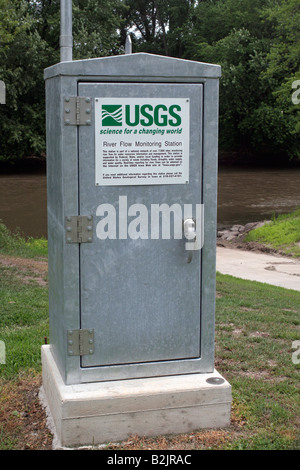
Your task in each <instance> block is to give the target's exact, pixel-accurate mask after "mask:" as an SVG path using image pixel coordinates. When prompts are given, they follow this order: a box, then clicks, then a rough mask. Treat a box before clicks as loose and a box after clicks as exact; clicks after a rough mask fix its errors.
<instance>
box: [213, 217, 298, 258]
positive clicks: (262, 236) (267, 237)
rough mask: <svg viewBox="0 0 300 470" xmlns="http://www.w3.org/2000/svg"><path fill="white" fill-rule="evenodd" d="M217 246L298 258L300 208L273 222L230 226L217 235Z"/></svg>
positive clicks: (276, 218)
mask: <svg viewBox="0 0 300 470" xmlns="http://www.w3.org/2000/svg"><path fill="white" fill-rule="evenodd" d="M217 246H219V247H223V248H237V249H242V250H246V251H254V252H258V253H270V254H276V255H281V256H287V257H294V258H299V257H300V208H298V209H297V210H295V211H294V212H291V213H289V214H283V215H279V216H277V217H274V218H273V219H272V220H265V221H260V222H251V223H248V224H245V225H238V224H236V225H233V226H232V227H230V228H228V229H225V230H220V231H218V233H217Z"/></svg>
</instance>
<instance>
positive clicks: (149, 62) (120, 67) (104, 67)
mask: <svg viewBox="0 0 300 470" xmlns="http://www.w3.org/2000/svg"><path fill="white" fill-rule="evenodd" d="M59 75H65V76H81V77H88V76H94V77H96V76H102V77H105V76H106V77H109V76H110V77H112V76H116V77H117V76H123V77H128V78H130V77H135V78H136V77H139V76H140V77H162V78H168V77H169V78H172V77H181V78H185V77H186V78H195V79H196V78H219V77H220V76H221V66H220V65H215V64H206V63H203V62H196V61H191V60H185V59H177V58H174V57H165V56H160V55H155V54H147V53H136V54H125V55H119V56H111V57H100V58H96V59H83V60H74V61H70V62H60V63H58V64H55V65H53V66H51V67H48V68H47V69H45V70H44V78H45V79H49V78H52V77H55V76H59Z"/></svg>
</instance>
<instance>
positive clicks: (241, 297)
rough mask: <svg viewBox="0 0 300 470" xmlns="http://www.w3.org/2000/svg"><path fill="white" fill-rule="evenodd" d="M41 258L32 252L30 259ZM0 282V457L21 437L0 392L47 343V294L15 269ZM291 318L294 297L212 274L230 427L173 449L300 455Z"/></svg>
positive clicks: (1, 271)
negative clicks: (1, 350)
mask: <svg viewBox="0 0 300 470" xmlns="http://www.w3.org/2000/svg"><path fill="white" fill-rule="evenodd" d="M2 234H3V232H2ZM33 245H34V244H33ZM37 245H39V243H37ZM20 246H21V250H23V249H24V250H25V252H26V253H27V256H29V255H30V254H31V256H33V257H35V256H37V254H36V252H35V253H34V254H33V251H31V248H30V249H29V250H28V249H27V247H26V248H24V246H23V247H22V243H20V244H19V242H18V243H17V247H16V250H17V251H14V250H13V249H12V246H11V245H10V248H7V247H6V248H5V249H7V250H8V252H9V253H10V254H14V255H16V253H20V251H18V250H19V249H20ZM31 247H32V245H31ZM43 249H44V248H43ZM42 252H43V251H42V250H40V248H39V250H38V253H39V255H38V256H41V253H42ZM26 269H29V268H28V267H27V268H26ZM29 274H30V273H29ZM0 276H1V277H0V341H3V342H4V343H5V347H6V363H5V364H0V449H16V448H18V446H19V445H20V442H19V441H20V440H21V439H24V436H23V435H22V433H21V431H20V432H19V431H18V429H17V428H14V430H13V431H12V430H11V431H10V430H9V429H8V428H7V427H6V426H5V423H4V424H1V387H2V389H3V387H6V389H7V387H8V388H9V386H10V384H13V383H17V381H18V380H20V377H24V375H25V376H30V374H31V373H33V374H40V372H41V358H40V350H41V345H42V344H43V343H44V337H45V336H47V337H48V336H49V332H48V328H49V327H48V292H47V286H43V285H40V284H39V283H38V282H37V281H36V280H35V279H34V276H32V272H31V276H29V275H28V272H26V271H22V272H20V270H19V269H18V268H17V267H13V266H8V265H1V264H0ZM28 278H30V279H29V280H28ZM299 313H300V292H296V291H292V290H286V289H283V288H279V287H274V286H269V285H265V284H261V283H257V282H250V281H244V280H241V279H236V278H233V277H231V276H225V275H221V274H217V296H216V328H215V331H216V339H215V366H216V369H217V370H218V371H219V372H220V373H221V374H222V375H223V376H224V377H225V378H226V379H227V380H228V381H229V383H230V384H231V386H232V394H233V404H232V424H231V426H230V427H229V428H227V429H226V430H224V432H223V433H222V434H221V439H220V438H218V439H215V440H214V439H213V436H214V432H213V431H211V434H210V436H212V437H211V439H210V440H209V441H208V442H209V444H201V442H204V441H201V439H202V437H201V436H202V434H201V431H200V432H199V433H192V434H191V436H190V437H189V438H185V440H184V439H183V440H182V441H180V440H178V439H177V441H176V442H184V443H186V442H194V444H193V446H194V447H191V448H195V449H198V448H200V447H201V446H202V447H203V446H205V448H208V447H209V448H212V449H215V448H216V449H229V450H235V449H241V450H248V449H249V450H267V449H268V450H285V449H299V448H300V436H299V415H300V413H299V412H300V403H299V369H300V365H299V364H295V363H294V362H295V361H294V362H293V360H292V355H293V353H294V352H295V350H294V349H293V346H292V345H293V342H294V341H299V340H300V315H299ZM298 357H299V358H300V353H299V355H298ZM11 388H12V389H13V387H11ZM9 399H10V398H9V396H8V397H7V398H5V400H6V410H7V400H9ZM2 403H3V402H2ZM13 406H15V405H13ZM12 410H15V408H14V407H13V408H12ZM12 413H14V411H12ZM10 416H11V420H12V421H13V420H15V421H16V422H18V420H17V417H16V416H14V415H12V414H10ZM12 421H11V422H12ZM203 435H204V436H206V438H207V436H208V434H207V432H206V431H204V432H203ZM216 435H217V436H219V434H216ZM166 439H170V438H168V437H166ZM141 442H142V441H141ZM158 442H159V441H154V444H152V445H153V447H152V448H153V449H155V448H159V447H155V446H156V445H157V446H158V444H157V443H158ZM168 442H170V448H176V447H172V445H173V446H174V443H173V444H172V442H171V441H168ZM184 445H185V444H184Z"/></svg>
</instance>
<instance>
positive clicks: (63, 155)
mask: <svg viewBox="0 0 300 470" xmlns="http://www.w3.org/2000/svg"><path fill="white" fill-rule="evenodd" d="M219 76H220V67H218V66H213V65H209V64H201V63H196V62H189V61H184V60H179V59H171V58H166V57H159V56H153V55H149V54H132V55H126V56H118V57H110V58H101V59H91V60H86V61H78V62H68V63H60V64H57V65H55V66H53V67H50V68H49V69H47V70H46V71H45V78H46V91H47V162H48V168H47V174H48V232H49V236H48V239H49V306H50V343H51V350H52V353H53V356H54V358H55V360H56V362H57V364H58V366H59V369H60V371H61V374H62V377H63V380H64V381H65V383H67V384H72V383H84V382H97V381H105V380H117V379H126V378H136V377H149V376H161V375H177V374H185V373H197V372H212V371H213V369H214V308H215V305H214V298H215V249H216V248H215V237H216V200H217V192H216V187H217V121H218V78H219ZM74 97H81V98H82V99H83V100H84V101H85V104H84V105H83V112H81V114H80V112H77V114H76V109H75V122H74V110H73V109H72V106H75V108H76V106H79V104H78V103H79V101H80V100H75V101H74ZM70 98H71V100H70ZM86 98H87V99H86ZM106 98H110V99H111V98H113V99H124V98H126V99H127V100H129V99H130V100H132V103H134V102H135V100H140V99H142V98H145V99H149V100H151V99H152V100H153V99H159V98H160V99H175V100H176V99H180V100H183V99H185V100H188V101H189V108H188V109H189V162H188V182H187V183H186V184H182V182H181V184H176V183H171V184H155V181H153V180H151V181H150V184H136V183H135V182H134V183H133V184H128V183H126V184H108V185H101V184H97V181H96V178H95V172H96V161H95V155H96V152H97V149H96V145H97V141H95V129H97V126H96V120H97V119H98V118H99V116H97V114H96V112H95V110H96V100H97V99H100V100H101V99H106ZM79 111H80V110H79ZM120 198H121V199H120ZM122 198H123V199H122ZM125 198H126V203H127V205H128V207H129V206H131V205H134V204H142V205H144V206H145V207H146V208H148V211H149V214H150V211H151V208H150V206H151V204H162V203H165V204H168V205H169V206H172V205H173V204H176V203H177V204H180V205H183V204H190V205H193V204H194V205H195V204H203V205H204V225H203V227H204V245H203V248H202V249H200V250H197V251H193V253H192V261H191V262H188V261H189V259H188V257H189V255H190V253H189V252H187V251H186V249H185V241H186V240H184V238H182V239H176V238H174V237H173V238H171V239H170V240H168V239H161V238H159V239H151V237H150V236H149V237H148V238H143V239H142V238H138V239H131V238H129V237H127V238H124V239H120V238H117V237H116V238H115V239H105V240H104V239H99V237H97V233H96V230H97V223H98V221H99V220H100V218H99V216H98V215H97V208H98V207H99V205H101V204H113V205H114V206H115V207H116V210H117V211H118V210H119V209H120V207H119V206H120V201H121V200H122V201H123V200H125ZM78 215H79V216H84V217H85V216H86V217H87V219H86V220H85V222H86V228H87V227H88V228H87V230H86V234H85V235H84V236H85V237H86V238H85V242H81V241H82V239H79V241H80V242H79V243H74V240H73V239H72V236H73V234H74V227H73V226H72V223H73V222H72V220H73V219H70V218H72V217H75V216H78ZM123 215H124V214H123ZM118 217H119V215H118V216H117V219H116V220H117V223H120V219H119V218H118ZM126 217H128V218H129V219H130V217H129V216H128V213H126ZM68 218H69V219H68ZM88 218H90V219H91V220H89V219H88ZM75 220H76V219H75ZM172 228H173V227H171V229H172ZM68 230H69V232H68ZM88 230H89V231H88ZM149 230H150V225H149ZM79 332H81V333H79ZM78 335H79V336H78ZM75 348H76V351H75ZM77 349H79V353H78V351H77Z"/></svg>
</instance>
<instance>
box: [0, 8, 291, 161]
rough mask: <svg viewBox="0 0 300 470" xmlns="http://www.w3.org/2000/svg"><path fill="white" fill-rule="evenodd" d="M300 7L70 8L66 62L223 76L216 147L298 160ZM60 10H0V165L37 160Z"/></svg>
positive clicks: (42, 146) (56, 56)
mask: <svg viewBox="0 0 300 470" xmlns="http://www.w3.org/2000/svg"><path fill="white" fill-rule="evenodd" d="M299 25H300V8H299V0H205V1H202V2H196V1H195V0H150V1H149V0H102V1H101V2H99V1H98V0H73V37H74V47H73V57H74V59H83V58H89V57H101V56H107V55H116V54H122V53H123V51H124V44H125V39H126V35H127V33H128V32H130V33H131V36H132V41H133V51H134V52H139V51H142V52H150V53H154V54H164V55H169V56H174V57H181V58H185V59H191V60H196V61H202V62H210V63H218V64H220V65H221V66H222V77H221V81H220V146H221V148H224V149H227V150H234V151H236V150H239V149H245V150H250V151H252V152H253V153H255V154H259V155H271V156H272V157H273V156H275V155H280V156H281V158H285V159H291V158H300V150H299V131H300V119H299V117H300V116H299V113H300V104H295V103H293V102H292V100H291V97H292V92H293V89H292V85H293V83H295V81H296V80H299V79H300V26H299ZM59 36H60V1H59V0H39V1H33V0H0V79H1V80H4V81H5V83H6V90H7V99H6V102H7V104H6V105H5V106H1V107H0V136H1V140H0V160H10V161H11V160H16V159H21V158H23V157H25V156H29V155H41V154H43V153H44V152H45V109H44V108H45V104H44V102H45V97H44V79H43V70H44V68H46V67H48V66H50V65H52V64H54V63H57V62H58V61H59Z"/></svg>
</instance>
